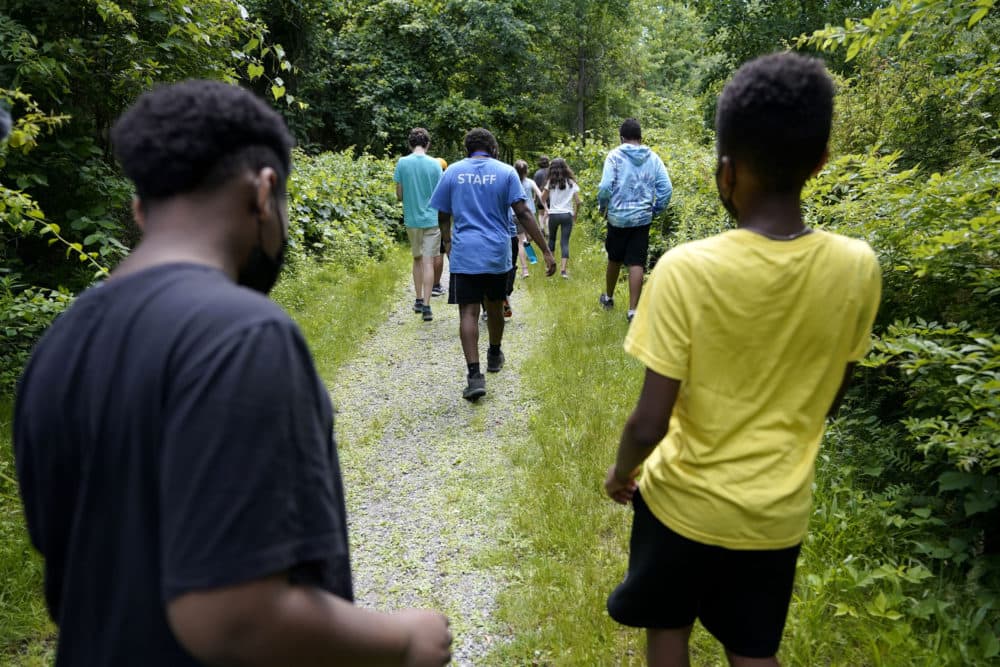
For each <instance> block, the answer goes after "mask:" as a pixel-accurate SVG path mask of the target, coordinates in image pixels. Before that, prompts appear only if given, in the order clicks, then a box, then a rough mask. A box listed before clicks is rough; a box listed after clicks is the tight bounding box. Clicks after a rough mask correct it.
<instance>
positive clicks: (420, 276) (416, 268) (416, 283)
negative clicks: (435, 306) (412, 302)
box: [413, 257, 431, 300]
mask: <svg viewBox="0 0 1000 667" xmlns="http://www.w3.org/2000/svg"><path fill="white" fill-rule="evenodd" d="M422 260H423V258H422V257H414V258H413V293H414V294H415V295H416V298H417V299H423V298H424V265H423V261H422ZM430 296H431V295H430V292H428V293H427V299H428V300H429V299H430Z"/></svg>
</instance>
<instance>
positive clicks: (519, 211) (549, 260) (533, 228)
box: [511, 199, 556, 276]
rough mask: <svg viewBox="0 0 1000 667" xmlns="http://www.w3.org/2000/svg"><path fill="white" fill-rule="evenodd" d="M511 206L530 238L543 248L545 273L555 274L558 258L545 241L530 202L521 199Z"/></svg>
mask: <svg viewBox="0 0 1000 667" xmlns="http://www.w3.org/2000/svg"><path fill="white" fill-rule="evenodd" d="M511 207H512V208H513V209H514V213H515V214H516V215H517V219H518V221H519V222H520V223H521V226H522V227H524V231H525V232H526V233H527V234H528V238H530V239H531V240H532V241H534V242H535V243H537V244H538V247H539V248H541V250H542V258H543V259H544V260H545V275H547V276H552V275H555V272H556V258H555V257H553V256H552V251H551V250H549V244H548V243H546V242H545V237H544V236H542V231H541V230H540V229H539V228H538V222H537V221H536V220H535V216H534V215H532V213H531V209H530V208H528V202H527V201H525V200H524V199H519V200H518V201H516V202H514V203H513V204H511Z"/></svg>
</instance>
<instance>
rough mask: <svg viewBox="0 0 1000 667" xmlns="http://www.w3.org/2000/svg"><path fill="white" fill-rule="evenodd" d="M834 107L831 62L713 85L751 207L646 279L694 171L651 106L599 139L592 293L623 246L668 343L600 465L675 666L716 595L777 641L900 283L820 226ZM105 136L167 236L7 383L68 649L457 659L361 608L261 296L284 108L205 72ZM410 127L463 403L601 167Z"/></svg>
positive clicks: (727, 609)
mask: <svg viewBox="0 0 1000 667" xmlns="http://www.w3.org/2000/svg"><path fill="white" fill-rule="evenodd" d="M832 99H833V84H832V81H831V80H830V78H829V76H828V75H827V73H826V72H825V69H824V68H823V65H822V63H821V62H820V61H818V60H814V59H811V58H806V57H802V56H799V55H795V54H790V53H783V54H776V55H771V56H765V57H762V58H758V59H756V60H753V61H751V62H749V63H747V64H745V65H744V66H743V67H741V68H740V69H739V70H738V71H737V72H736V74H735V75H734V77H733V79H732V80H731V81H730V82H729V83H728V84H727V85H726V87H725V89H724V90H723V92H722V94H721V96H720V99H719V102H718V107H717V114H716V130H717V156H718V169H717V172H716V186H717V188H718V192H719V196H720V198H721V199H722V202H723V203H724V205H725V208H726V209H727V210H728V211H729V213H730V215H731V216H732V218H733V220H735V221H736V227H737V228H736V229H733V230H730V231H727V232H725V233H722V234H719V235H717V236H712V237H710V238H705V239H701V240H698V241H694V242H690V243H685V244H682V245H678V246H676V247H674V248H672V249H671V250H669V251H668V252H667V253H666V254H664V255H663V257H662V258H661V259H660V260H659V261H658V263H657V265H656V267H655V269H654V270H653V272H652V274H651V275H650V277H649V280H648V284H647V286H646V289H645V290H644V291H642V292H641V296H640V288H641V287H642V271H643V270H644V268H645V262H646V258H645V255H646V248H647V246H648V238H649V221H650V218H651V216H652V215H655V214H656V213H658V212H659V211H660V210H662V208H663V207H664V206H665V205H666V201H667V200H668V199H669V196H670V181H669V179H668V178H667V176H666V170H665V169H664V168H663V164H662V162H661V161H660V160H659V158H658V157H656V156H655V154H653V153H652V152H651V151H649V149H648V148H647V147H644V146H641V143H640V142H641V134H640V129H639V126H638V124H637V123H634V121H626V122H625V123H623V124H622V127H621V136H622V145H621V146H619V147H618V148H616V149H614V150H613V151H611V154H609V155H608V157H607V160H606V161H605V165H604V172H603V175H602V179H601V184H600V186H599V190H598V202H599V207H600V210H601V212H602V213H603V214H605V215H606V217H607V223H608V240H607V252H608V268H607V289H606V291H605V292H604V294H602V295H601V299H600V302H601V304H602V305H604V306H605V307H612V306H613V303H614V302H613V298H614V285H615V283H616V282H617V279H618V272H619V271H620V269H621V266H622V265H625V266H628V267H629V269H628V270H629V295H630V296H629V299H630V302H629V309H628V317H629V319H631V320H632V322H631V325H630V327H629V331H628V334H627V336H626V339H625V350H626V352H627V353H629V354H631V355H633V356H635V357H636V358H637V359H638V360H639V361H640V362H642V364H643V365H644V367H645V371H644V380H643V383H642V389H641V392H640V394H639V397H638V400H637V402H636V405H635V408H634V410H633V411H632V412H631V414H630V415H629V416H628V418H627V420H626V421H625V425H624V428H623V431H622V435H621V440H620V443H619V446H618V452H617V457H616V460H615V462H614V464H613V465H612V466H610V468H609V469H608V470H607V473H606V475H605V481H604V488H605V491H606V493H607V495H608V496H609V497H610V498H612V499H613V500H615V501H617V502H619V503H623V504H624V503H631V504H632V506H633V507H634V516H633V524H632V534H631V538H630V541H629V554H628V566H627V574H626V575H625V578H624V581H623V582H622V583H621V584H620V585H619V586H618V587H617V588H615V589H614V590H613V591H612V592H611V594H610V597H609V599H608V612H609V613H610V615H611V617H612V618H614V619H615V620H616V621H618V622H619V623H622V624H624V625H628V626H634V627H638V628H645V629H646V635H647V659H648V661H649V664H651V665H686V664H688V637H689V635H690V633H691V629H692V625H693V623H694V621H695V620H696V619H698V620H700V621H701V622H702V624H703V625H704V626H705V627H706V628H707V629H708V631H709V632H710V633H712V634H713V635H714V636H715V637H716V638H717V639H718V640H719V641H720V642H721V643H722V645H723V646H724V648H725V651H726V655H727V657H728V660H729V661H730V663H731V664H733V665H775V664H777V659H776V657H775V656H776V653H777V650H778V646H779V642H780V639H781V635H782V632H783V628H784V624H785V618H786V616H787V613H788V607H789V601H790V597H791V591H792V582H793V578H794V573H795V565H796V559H797V556H798V552H799V545H800V544H801V541H802V538H803V536H804V534H805V531H806V524H807V522H808V516H809V513H810V503H811V482H812V476H813V466H814V461H815V458H816V456H817V450H818V446H819V443H820V439H821V437H822V433H823V428H824V420H825V418H826V417H827V415H829V414H832V413H833V412H835V411H836V409H837V405H838V403H839V401H840V398H841V397H842V396H843V393H844V390H845V388H846V386H847V383H848V380H849V378H850V376H851V370H852V366H853V364H854V363H855V362H857V361H858V360H859V359H861V357H862V356H863V355H864V354H865V353H866V351H867V349H868V346H869V339H870V329H871V326H872V321H873V319H874V316H875V311H876V309H877V307H878V303H879V295H880V274H879V268H878V263H877V261H876V258H875V256H874V253H873V252H872V250H871V248H869V247H868V245H867V244H865V243H864V242H862V241H857V240H851V239H847V238H845V237H841V236H837V235H835V234H831V233H827V232H824V231H822V230H818V229H813V228H810V227H808V226H806V225H805V224H804V221H803V219H802V214H801V203H800V191H801V189H802V186H803V184H804V183H805V182H806V180H807V179H808V178H809V177H810V176H811V175H813V174H814V173H816V171H817V170H819V169H820V168H821V167H822V165H823V163H824V161H825V159H826V147H827V142H828V138H829V133H830V124H831V115H832ZM112 139H113V143H114V146H115V151H116V155H117V157H118V159H119V160H120V162H121V164H122V168H123V170H124V172H125V174H126V175H127V176H128V177H129V178H130V179H131V180H132V181H133V182H134V184H135V188H136V198H135V201H134V207H133V214H134V217H135V220H136V222H137V223H138V225H139V226H140V227H141V228H142V230H143V232H144V237H143V240H142V241H141V243H140V244H139V245H138V246H137V247H136V249H135V250H134V251H133V252H132V253H131V254H130V255H129V256H128V257H127V258H126V259H125V260H124V261H123V262H122V263H121V264H120V265H119V266H118V267H117V268H116V269H115V270H114V271H113V272H112V274H111V276H110V277H109V278H108V279H107V280H105V281H104V282H103V283H102V284H101V285H100V286H98V287H94V288H91V289H90V290H88V291H86V292H84V293H83V294H82V295H80V296H79V297H78V298H77V299H76V300H75V302H74V303H73V305H72V306H71V307H70V308H69V309H68V310H67V311H66V312H65V314H63V315H62V316H61V317H60V318H58V319H57V320H56V321H55V322H54V323H53V325H52V326H51V327H50V329H49V330H48V332H47V333H46V334H45V336H44V337H43V339H42V340H41V341H40V342H39V344H38V346H37V347H36V349H35V351H34V352H33V355H32V358H31V360H30V362H29V364H28V366H27V367H26V369H25V371H24V374H23V376H22V378H21V380H20V383H19V387H18V394H17V402H16V407H15V418H14V447H15V456H16V467H17V475H18V480H19V484H20V492H21V497H22V501H23V504H24V514H25V517H26V520H27V524H28V530H29V533H30V536H31V540H32V543H33V544H34V546H35V547H36V548H37V549H38V550H39V551H40V552H41V553H42V555H43V557H44V559H45V591H44V592H45V600H46V603H47V606H48V609H49V612H50V613H51V615H52V618H53V619H54V620H55V622H56V624H57V626H58V628H59V636H58V641H57V648H56V652H57V656H56V664H57V665H58V666H59V667H63V666H68V665H137V664H142V665H148V666H156V665H164V666H167V665H170V666H173V667H177V666H183V665H229V664H239V665H275V666H289V665H296V666H305V665H329V664H338V665H410V666H424V665H440V664H445V663H446V662H448V661H449V660H450V644H451V639H452V638H451V633H450V631H449V625H448V621H447V619H446V618H445V617H444V616H443V615H441V614H439V613H437V612H434V611H429V610H404V611H397V612H394V613H380V612H375V611H370V610H366V609H363V608H360V607H357V606H355V605H354V604H353V603H352V600H353V590H352V579H351V565H350V556H349V553H348V541H347V529H346V525H347V523H346V516H345V514H346V510H345V503H344V489H343V487H342V483H341V474H340V467H339V461H338V455H337V447H336V444H335V441H334V438H333V410H332V407H331V404H330V399H329V396H328V393H327V391H326V388H325V386H324V383H323V381H322V380H321V379H320V377H319V376H318V374H317V372H316V369H315V367H314V364H313V360H312V357H311V355H310V352H309V350H308V348H307V345H306V342H305V340H304V339H303V337H302V334H301V333H300V332H299V330H298V328H297V327H296V325H295V324H294V323H293V322H292V320H291V319H290V318H289V316H288V315H287V314H286V313H285V312H284V311H283V310H281V309H280V308H279V307H278V306H276V305H275V304H274V303H273V302H272V301H271V300H269V299H268V298H267V297H266V294H267V293H268V291H269V290H270V289H271V287H272V286H273V285H274V282H275V280H276V279H277V277H278V274H279V271H280V268H281V264H282V259H283V253H284V247H285V244H286V242H287V235H288V213H287V208H286V202H285V199H286V194H285V192H286V191H285V183H286V179H287V177H288V174H289V170H290V168H291V163H290V155H291V154H290V149H291V146H292V138H291V136H290V135H289V133H288V130H287V129H286V127H285V124H284V122H283V120H282V119H281V117H280V116H279V115H278V114H277V113H275V112H274V111H273V110H272V109H271V108H270V107H268V106H267V105H266V104H264V103H263V102H262V101H260V100H258V99H257V98H255V97H254V96H253V95H252V94H250V93H249V92H247V91H244V90H242V89H240V88H238V87H235V86H229V85H225V84H222V83H216V82H207V81H190V82H185V83H180V84H176V85H172V86H167V87H161V88H157V89H156V90H154V91H152V92H149V93H147V94H145V95H143V96H142V97H140V98H139V100H138V101H137V102H136V103H135V104H134V105H133V106H132V107H131V108H130V109H129V110H128V111H127V112H126V113H125V114H124V115H123V116H122V117H121V118H120V119H119V120H118V122H117V123H116V125H115V127H114V129H113V131H112ZM410 145H411V147H412V148H413V154H412V156H410V157H408V158H403V159H402V160H400V164H399V168H398V169H397V175H396V181H397V183H398V184H399V186H400V187H399V189H398V190H397V192H398V194H399V196H400V198H401V199H402V201H403V203H404V216H405V224H406V227H407V230H408V235H409V238H410V243H411V247H412V254H413V281H414V289H415V292H416V300H415V303H414V309H415V310H418V306H419V312H420V313H421V315H422V316H423V317H424V318H425V319H431V318H432V317H433V315H432V313H431V309H430V299H431V297H432V296H433V295H434V293H435V291H436V290H435V279H434V272H435V270H436V267H435V262H438V261H440V259H439V258H440V256H441V254H442V253H443V254H446V255H448V257H449V261H450V270H451V279H450V280H449V283H448V294H449V302H450V303H454V304H457V305H458V309H459V314H460V317H459V319H460V337H461V342H462V348H463V351H464V354H465V359H466V363H467V366H468V386H467V387H466V390H465V392H464V394H463V395H465V396H466V398H470V399H471V398H476V397H477V395H479V396H481V395H482V393H483V392H485V380H484V379H483V375H482V373H481V372H480V366H479V350H478V337H479V330H478V323H479V314H480V309H481V308H485V310H486V312H487V314H488V317H487V328H488V330H489V348H488V351H487V369H486V370H487V371H499V370H500V369H501V368H502V366H503V364H504V355H503V352H502V351H501V341H502V334H503V323H504V318H503V309H502V304H503V300H504V298H505V296H506V294H507V292H508V290H509V282H508V276H509V273H510V272H511V271H513V270H515V269H514V264H515V263H516V261H517V256H518V255H519V247H522V246H521V243H520V242H519V240H518V239H519V238H520V236H521V235H522V234H523V236H524V238H525V239H530V240H532V241H533V242H534V243H535V244H536V245H537V246H538V247H539V248H541V249H543V258H544V261H545V264H546V271H547V274H548V275H554V273H555V270H556V264H555V259H554V256H553V252H554V249H555V244H556V240H557V238H558V240H559V241H560V244H561V251H562V260H563V262H562V271H563V273H564V275H565V271H566V260H567V259H568V237H569V234H570V231H571V229H572V224H573V219H574V216H575V213H576V210H577V207H578V206H579V195H578V187H576V184H575V181H574V179H573V175H572V172H571V171H570V170H569V169H568V167H566V166H564V163H563V164H560V161H559V160H553V161H552V162H551V163H550V164H549V165H548V170H549V171H548V174H547V175H546V176H545V179H544V182H543V183H541V184H538V183H537V182H536V186H537V190H536V189H534V188H532V192H531V193H530V194H529V193H528V192H527V189H526V188H525V186H524V185H523V183H524V182H525V177H526V174H527V168H526V165H521V167H520V168H519V169H517V170H515V169H514V168H512V167H510V166H508V165H505V164H503V163H501V162H500V161H499V160H497V159H496V156H497V152H498V151H497V143H496V139H495V138H494V137H493V135H492V134H490V133H489V132H488V131H486V130H484V129H481V128H479V129H474V130H472V131H470V132H469V133H468V134H467V135H466V137H465V148H466V151H467V154H468V156H467V157H466V159H463V160H461V161H459V162H457V163H455V164H453V165H451V166H450V167H449V168H448V169H446V170H444V171H443V173H442V169H441V166H440V165H439V164H437V162H436V161H435V160H432V159H431V158H429V157H427V155H426V150H427V147H428V146H429V136H428V135H427V134H426V132H421V131H419V130H414V131H413V132H412V133H411V135H410ZM536 176H537V174H536ZM571 184H572V185H571ZM529 187H530V186H529ZM428 190H430V192H428ZM539 192H540V193H541V196H539ZM425 194H426V198H425V197H424V195H425ZM529 196H533V197H535V198H536V199H539V200H540V204H541V208H540V216H542V217H543V220H544V224H546V225H547V226H548V229H549V235H548V239H547V241H546V239H544V238H543V235H542V232H541V230H540V228H539V225H538V223H537V221H536V218H535V216H534V215H533V214H532V210H531V208H530V207H529V205H528V203H527V200H528V198H529ZM432 210H433V211H434V213H433V214H431V212H430V211H432ZM536 210H538V209H536ZM515 216H516V220H517V223H519V224H520V227H518V226H517V224H516V223H514V221H513V218H514V217H515ZM522 230H523V231H522ZM511 239H514V240H513V242H512V241H511ZM436 258H438V259H436ZM438 291H440V290H438ZM554 473H556V474H558V471H554ZM597 474H598V472H597V471H595V476H596V475H597ZM540 491H542V492H544V490H540ZM594 539H595V540H598V539H601V538H600V537H599V536H596V535H595V536H594ZM567 613H578V612H570V611H568V610H567ZM595 613H596V610H595ZM608 661H609V662H610V661H611V657H610V656H609V659H608Z"/></svg>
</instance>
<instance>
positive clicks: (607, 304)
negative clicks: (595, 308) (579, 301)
mask: <svg viewBox="0 0 1000 667" xmlns="http://www.w3.org/2000/svg"><path fill="white" fill-rule="evenodd" d="M598 301H599V302H600V303H601V305H602V306H604V310H611V309H612V308H614V307H615V300H614V299H613V298H611V297H610V296H608V295H607V294H602V295H601V298H600V299H598Z"/></svg>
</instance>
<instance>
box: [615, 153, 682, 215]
mask: <svg viewBox="0 0 1000 667" xmlns="http://www.w3.org/2000/svg"><path fill="white" fill-rule="evenodd" d="M672 192H673V186H672V185H671V184H670V176H668V175H667V168H666V167H664V166H663V160H661V159H660V156H658V155H657V154H656V153H654V152H653V151H651V150H649V146H637V145H635V144H622V145H621V146H619V147H618V148H616V149H614V150H613V151H611V152H610V153H608V157H607V158H605V160H604V173H603V174H602V175H601V184H600V185H599V186H598V188H597V203H598V205H599V206H600V208H601V210H602V211H604V210H607V212H608V223H610V224H612V225H614V226H615V227H641V226H642V225H648V224H649V223H650V222H652V220H653V216H654V215H657V214H659V213H660V212H661V211H662V210H663V209H665V208H666V207H667V204H669V203H670V195H671V193H672Z"/></svg>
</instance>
